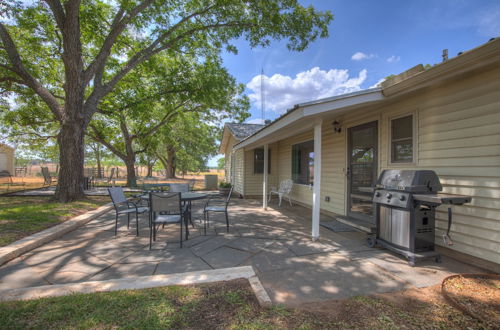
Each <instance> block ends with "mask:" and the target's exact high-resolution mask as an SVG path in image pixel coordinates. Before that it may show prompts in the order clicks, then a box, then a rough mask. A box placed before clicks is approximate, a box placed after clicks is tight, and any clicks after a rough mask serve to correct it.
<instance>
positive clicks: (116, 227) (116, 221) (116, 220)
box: [115, 213, 118, 236]
mask: <svg viewBox="0 0 500 330" xmlns="http://www.w3.org/2000/svg"><path fill="white" fill-rule="evenodd" d="M117 231H118V213H116V217H115V236H116V234H117Z"/></svg>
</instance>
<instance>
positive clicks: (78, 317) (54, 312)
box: [0, 280, 488, 329]
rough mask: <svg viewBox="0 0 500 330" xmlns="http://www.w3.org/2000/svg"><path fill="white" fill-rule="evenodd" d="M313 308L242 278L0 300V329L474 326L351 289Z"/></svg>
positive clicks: (445, 313)
mask: <svg viewBox="0 0 500 330" xmlns="http://www.w3.org/2000/svg"><path fill="white" fill-rule="evenodd" d="M314 308H315V310H313V311H311V310H310V309H308V310H297V309H289V308H285V307H283V306H274V307H271V308H262V307H260V306H259V305H258V304H257V301H256V299H255V296H254V295H253V293H252V290H251V289H250V286H249V284H248V282H247V281H246V280H236V281H230V282H219V283H211V284H204V285H198V286H170V287H160V288H154V289H146V290H135V291H116V292H105V293H95V294H74V295H71V296H66V297H56V298H44V299H38V300H32V301H18V302H6V303H0V328H2V329H117V328H119V329H185V328H188V329H345V328H351V329H400V328H406V329H422V328H429V329H467V328H469V329H478V328H485V329H487V328H488V326H485V325H483V324H480V323H478V321H476V320H474V319H471V318H470V317H467V316H465V315H464V314H462V313H461V312H459V311H457V310H455V309H453V308H452V307H451V306H449V305H446V304H442V303H441V302H434V301H426V302H418V303H415V304H413V303H411V304H410V305H407V304H404V306H401V305H400V304H399V303H394V302H391V301H389V300H385V299H382V298H378V297H354V298H351V299H347V300H344V301H340V304H339V303H338V302H337V303H335V304H333V305H328V302H326V303H321V302H320V303H315V304H314Z"/></svg>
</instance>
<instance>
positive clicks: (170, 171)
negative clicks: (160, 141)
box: [165, 147, 175, 179]
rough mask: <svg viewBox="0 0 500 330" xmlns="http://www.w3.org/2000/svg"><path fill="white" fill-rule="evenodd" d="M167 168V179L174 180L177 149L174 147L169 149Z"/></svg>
mask: <svg viewBox="0 0 500 330" xmlns="http://www.w3.org/2000/svg"><path fill="white" fill-rule="evenodd" d="M166 165H167V166H166V167H165V170H166V176H165V177H166V178H167V179H174V178H175V149H174V148H172V147H168V148H167V164H166Z"/></svg>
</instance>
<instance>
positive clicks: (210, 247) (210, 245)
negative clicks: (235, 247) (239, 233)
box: [191, 236, 236, 257]
mask: <svg viewBox="0 0 500 330" xmlns="http://www.w3.org/2000/svg"><path fill="white" fill-rule="evenodd" d="M234 239H236V238H235V237H224V236H214V237H212V238H211V239H209V240H206V241H205V242H203V243H201V244H198V245H195V246H193V247H191V251H193V253H194V254H196V255H197V256H199V257H202V256H204V255H206V254H208V253H210V252H212V251H214V250H216V249H218V248H220V247H221V246H224V245H225V244H227V243H229V242H231V241H232V240H234Z"/></svg>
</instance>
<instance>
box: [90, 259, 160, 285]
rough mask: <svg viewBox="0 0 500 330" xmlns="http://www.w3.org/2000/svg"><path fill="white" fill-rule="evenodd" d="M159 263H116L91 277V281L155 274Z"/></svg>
mask: <svg viewBox="0 0 500 330" xmlns="http://www.w3.org/2000/svg"><path fill="white" fill-rule="evenodd" d="M157 266H158V264H157V263H156V262H146V263H135V264H115V265H112V266H110V267H109V268H106V269H105V270H103V271H102V272H100V273H97V274H95V275H94V276H92V277H90V280H91V281H104V280H111V279H119V278H132V277H139V276H148V275H153V274H154V272H155V270H156V267H157Z"/></svg>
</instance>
